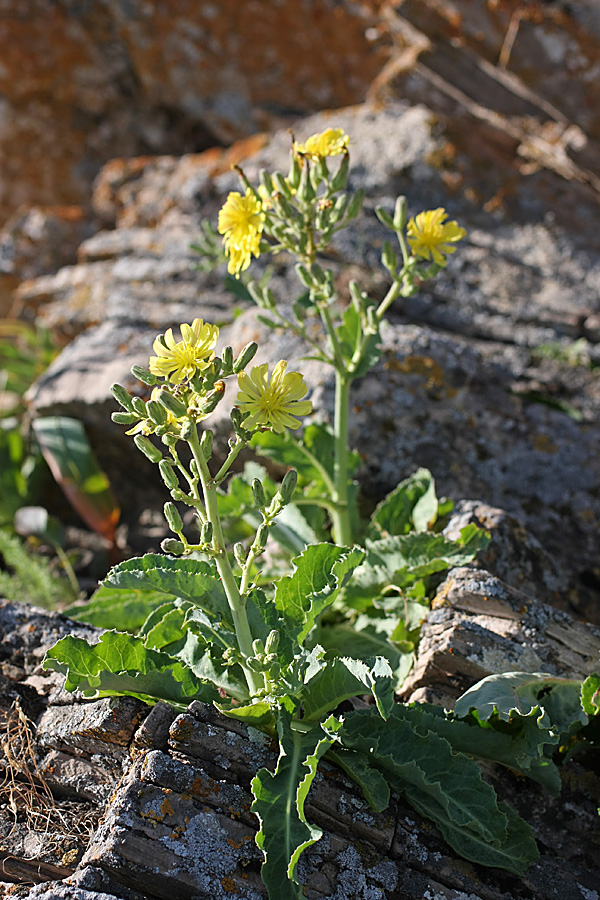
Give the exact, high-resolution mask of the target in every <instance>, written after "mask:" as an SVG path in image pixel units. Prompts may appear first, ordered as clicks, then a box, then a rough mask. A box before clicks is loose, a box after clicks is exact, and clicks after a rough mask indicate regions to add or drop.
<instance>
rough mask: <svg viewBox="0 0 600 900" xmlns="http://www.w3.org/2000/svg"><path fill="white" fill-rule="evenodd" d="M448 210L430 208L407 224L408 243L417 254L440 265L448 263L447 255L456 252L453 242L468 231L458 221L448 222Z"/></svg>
mask: <svg viewBox="0 0 600 900" xmlns="http://www.w3.org/2000/svg"><path fill="white" fill-rule="evenodd" d="M447 218H448V216H447V214H446V210H445V209H442V208H441V207H440V208H439V209H430V210H427V212H422V213H419V215H418V216H417V217H416V219H410V221H409V223H408V225H407V226H406V232H407V235H408V243H409V244H410V249H411V250H412V252H413V254H414V255H415V256H421V257H423V259H433V261H434V263H437V264H438V266H445V265H446V258H445V255H444V254H446V255H448V254H449V253H455V252H456V247H453V246H452V244H453V243H456V241H460V240H462V238H464V237H465V235H466V233H467V232H466V231H465V229H464V228H460V226H459V225H458V222H454V221H453V222H446V223H445V224H444V220H445V219H447Z"/></svg>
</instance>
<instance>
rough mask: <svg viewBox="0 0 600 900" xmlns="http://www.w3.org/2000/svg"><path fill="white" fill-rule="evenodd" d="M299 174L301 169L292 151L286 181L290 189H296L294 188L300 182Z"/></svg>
mask: <svg viewBox="0 0 600 900" xmlns="http://www.w3.org/2000/svg"><path fill="white" fill-rule="evenodd" d="M301 174H302V169H301V168H300V163H299V162H298V159H297V158H296V155H295V154H294V153H292V158H291V160H290V171H289V173H288V182H289V185H290V187H291V188H292V190H296V188H297V187H298V185H299V184H300V176H301Z"/></svg>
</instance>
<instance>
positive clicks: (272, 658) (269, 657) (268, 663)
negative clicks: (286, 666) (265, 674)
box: [264, 653, 277, 666]
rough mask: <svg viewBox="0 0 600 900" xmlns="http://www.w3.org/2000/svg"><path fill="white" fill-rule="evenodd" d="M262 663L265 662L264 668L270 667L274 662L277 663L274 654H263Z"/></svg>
mask: <svg viewBox="0 0 600 900" xmlns="http://www.w3.org/2000/svg"><path fill="white" fill-rule="evenodd" d="M264 662H265V665H266V666H272V665H273V663H274V662H277V654H276V653H267V654H265V657H264Z"/></svg>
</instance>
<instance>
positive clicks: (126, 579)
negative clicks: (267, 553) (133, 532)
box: [102, 553, 229, 619]
mask: <svg viewBox="0 0 600 900" xmlns="http://www.w3.org/2000/svg"><path fill="white" fill-rule="evenodd" d="M102 585H103V586H104V587H107V588H109V587H116V588H120V589H123V588H124V589H135V590H146V591H159V592H161V593H164V594H168V595H169V596H171V597H173V596H174V597H180V598H181V599H182V600H189V601H190V603H193V604H194V605H195V606H199V607H200V608H201V609H204V611H205V612H207V613H208V614H209V615H210V614H211V613H212V614H213V615H214V614H218V615H219V616H222V617H224V618H225V619H227V614H228V611H229V607H228V605H227V598H226V596H225V591H224V590H223V585H222V584H221V582H220V580H219V576H218V573H217V567H216V565H215V564H214V562H213V561H212V560H210V561H207V560H200V559H191V558H185V559H180V558H176V557H174V556H161V555H160V554H158V553H146V554H145V556H137V557H133V558H132V559H127V560H125V562H122V563H119V565H117V566H115V567H114V568H112V569H111V570H110V572H109V573H108V575H107V576H106V578H105V579H104V581H103V582H102Z"/></svg>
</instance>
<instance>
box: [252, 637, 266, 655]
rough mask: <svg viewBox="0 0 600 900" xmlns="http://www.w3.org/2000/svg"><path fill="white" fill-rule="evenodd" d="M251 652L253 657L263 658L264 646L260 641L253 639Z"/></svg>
mask: <svg viewBox="0 0 600 900" xmlns="http://www.w3.org/2000/svg"><path fill="white" fill-rule="evenodd" d="M252 652H253V653H254V655H255V656H259V657H260V656H263V655H264V652H265V645H264V644H263V642H262V641H261V639H260V638H255V639H254V640H253V641H252Z"/></svg>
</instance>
